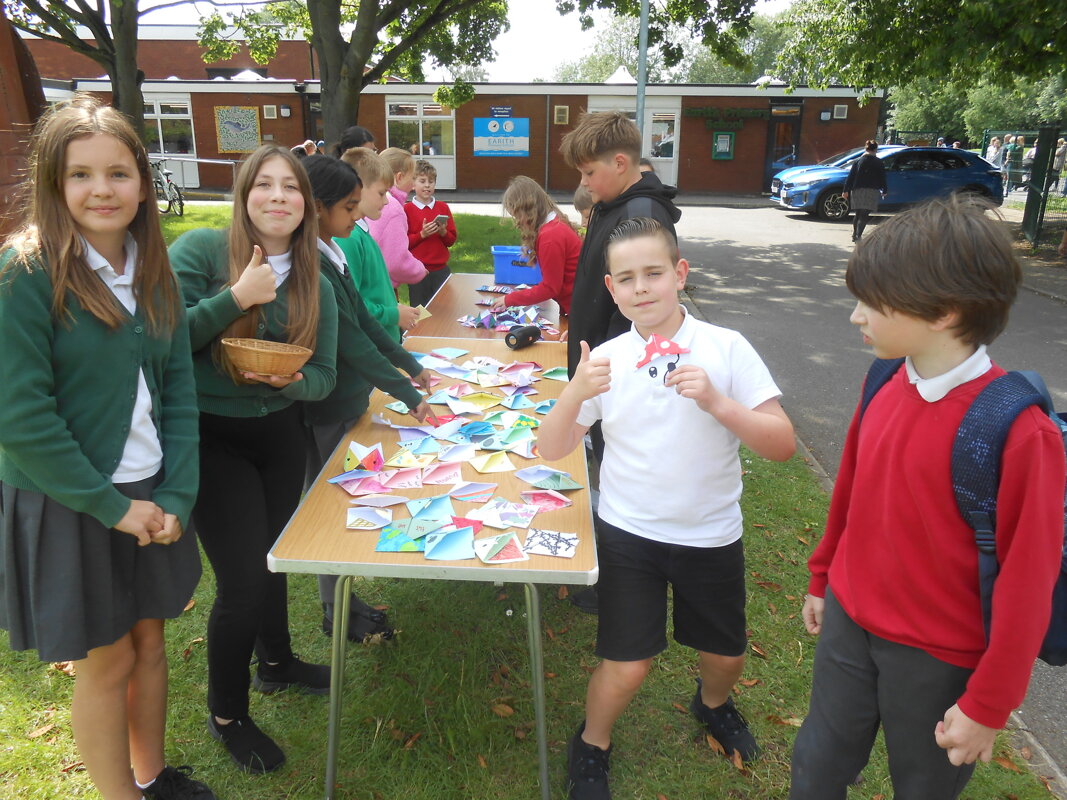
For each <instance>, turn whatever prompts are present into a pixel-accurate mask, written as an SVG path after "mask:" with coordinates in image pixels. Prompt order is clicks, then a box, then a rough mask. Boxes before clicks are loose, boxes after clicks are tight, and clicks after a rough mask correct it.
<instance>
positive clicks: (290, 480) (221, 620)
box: [170, 144, 337, 773]
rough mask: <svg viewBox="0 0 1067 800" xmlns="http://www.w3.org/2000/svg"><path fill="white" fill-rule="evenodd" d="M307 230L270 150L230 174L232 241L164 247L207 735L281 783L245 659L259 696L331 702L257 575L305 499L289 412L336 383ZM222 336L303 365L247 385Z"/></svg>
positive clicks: (325, 671)
mask: <svg viewBox="0 0 1067 800" xmlns="http://www.w3.org/2000/svg"><path fill="white" fill-rule="evenodd" d="M317 229H318V225H317V222H316V217H315V204H314V200H313V199H312V197H311V187H310V186H309V185H308V179H307V173H306V172H305V171H304V168H303V167H302V166H301V165H300V161H298V160H297V158H296V156H294V155H293V154H292V153H290V152H289V150H287V149H284V148H281V147H278V146H276V145H271V144H267V145H263V146H261V147H259V148H258V149H257V150H255V151H254V152H252V153H251V154H250V155H249V156H248V157H247V158H246V159H245V161H244V163H243V164H242V165H241V168H240V169H239V170H238V172H237V178H236V180H235V182H234V200H233V222H232V224H231V225H230V228H229V230H212V229H206V228H204V229H200V230H192V231H189V232H188V233H185V234H183V235H182V236H181V237H180V238H179V239H178V240H177V241H176V242H174V244H172V245H171V246H170V258H171V261H172V262H173V264H174V269H175V271H176V272H177V273H178V277H179V278H180V279H181V286H182V292H183V294H184V295H185V303H186V306H187V308H188V312H189V329H190V338H191V340H192V348H193V366H194V369H195V372H196V391H197V396H198V400H199V405H200V491H199V494H198V495H197V499H196V507H195V508H194V509H193V519H194V520H195V522H196V531H197V534H198V535H199V536H200V541H201V543H202V544H203V546H204V552H205V553H207V557H208V559H209V560H210V561H211V566H212V567H213V568H214V570H215V581H216V595H215V604H214V606H213V607H212V609H211V618H210V620H209V621H208V630H207V662H208V697H207V701H208V708H209V709H210V711H211V713H210V715H209V716H208V720H207V727H208V732H209V733H210V734H211V736H212V737H213V738H215V739H217V740H218V741H220V742H221V743H222V745H223V746H224V747H225V748H226V750H227V752H229V754H230V757H231V758H232V759H233V761H234V763H236V764H237V765H238V766H239V767H240V768H241V769H243V770H246V771H248V772H254V773H262V772H270V771H271V770H274V769H277V768H278V767H280V766H281V765H282V763H283V762H284V761H285V754H284V753H283V752H282V750H281V748H280V747H278V745H277V744H276V743H275V742H274V740H273V739H271V738H270V737H269V736H268V735H267V734H266V733H264V732H263V731H262V730H260V729H259V727H258V726H257V725H256V723H255V722H253V721H252V718H251V717H250V716H249V713H248V705H249V704H248V689H249V675H248V665H249V662H250V661H251V660H252V654H253V652H255V654H256V655H257V656H258V662H259V663H258V666H257V667H256V671H255V677H254V679H253V681H252V684H253V686H255V688H256V689H257V690H258V691H261V692H263V693H265V694H269V693H271V692H275V691H278V690H280V689H286V688H289V687H296V688H300V689H304V690H306V691H309V692H312V693H314V694H326V693H327V692H328V691H329V688H330V668H329V667H328V666H326V665H319V664H309V663H306V662H304V661H301V660H300V659H299V658H297V656H296V655H294V653H293V650H292V642H291V640H290V636H289V608H288V596H287V587H286V576H285V573H283V572H282V573H276V572H271V571H269V570H268V569H267V552H268V551H269V550H270V548H271V545H273V544H274V542H275V541H276V540H277V538H278V536H279V534H281V532H282V528H283V527H285V524H286V523H287V522H288V521H289V518H290V517H291V516H292V515H293V511H295V510H296V506H297V503H298V502H299V501H300V493H301V490H302V489H303V486H304V449H305V448H304V429H303V425H302V424H301V419H300V406H299V401H313V400H322V399H323V398H325V397H327V396H328V395H329V394H330V392H331V391H333V388H334V383H335V381H336V377H337V372H336V366H335V365H336V358H337V303H336V302H335V300H334V296H333V289H332V288H331V287H330V283H329V281H328V279H327V278H326V277H325V276H324V275H321V274H320V273H319V253H318V245H317V241H318V236H317V234H316V231H317ZM231 336H232V337H254V338H258V339H267V340H270V341H276V342H288V343H290V344H296V345H302V346H304V347H307V348H309V349H310V350H312V351H313V353H312V355H311V358H310V360H309V361H308V362H307V363H306V364H305V365H304V366H303V367H302V368H301V370H300V371H299V372H296V373H294V374H292V375H288V376H282V375H260V374H258V373H254V372H243V371H240V370H238V369H237V367H236V366H235V365H234V363H233V362H232V361H231V360H230V357H229V354H228V352H227V350H226V348H225V347H223V345H222V341H221V340H222V339H223V338H226V337H231Z"/></svg>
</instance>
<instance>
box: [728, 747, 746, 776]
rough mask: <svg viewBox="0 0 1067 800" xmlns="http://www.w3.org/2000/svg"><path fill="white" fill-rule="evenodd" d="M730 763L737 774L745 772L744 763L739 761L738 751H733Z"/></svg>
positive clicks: (739, 754)
mask: <svg viewBox="0 0 1067 800" xmlns="http://www.w3.org/2000/svg"><path fill="white" fill-rule="evenodd" d="M730 763H731V764H733V765H734V766H735V767H736V768H737V771H738V772H744V771H745V762H744V761H742V760H741V753H740V752H739V751H738V750H734V754H733V755H732V756H730Z"/></svg>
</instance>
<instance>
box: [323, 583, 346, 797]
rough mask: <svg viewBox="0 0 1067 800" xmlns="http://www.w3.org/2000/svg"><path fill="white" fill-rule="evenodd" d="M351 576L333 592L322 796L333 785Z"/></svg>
mask: <svg viewBox="0 0 1067 800" xmlns="http://www.w3.org/2000/svg"><path fill="white" fill-rule="evenodd" d="M351 595H352V576H351V575H341V576H340V577H339V578H338V580H337V589H336V590H335V591H334V595H333V644H332V652H331V653H330V718H329V722H327V724H326V730H327V734H326V800H333V796H334V790H335V789H336V788H337V746H338V744H340V736H341V692H342V689H343V688H344V681H345V650H346V644H347V642H348V636H347V633H348V615H349V612H350V610H351V609H350V607H349V598H350V597H351Z"/></svg>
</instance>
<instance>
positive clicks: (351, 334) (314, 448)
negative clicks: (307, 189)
mask: <svg viewBox="0 0 1067 800" xmlns="http://www.w3.org/2000/svg"><path fill="white" fill-rule="evenodd" d="M303 165H304V168H305V169H306V170H307V174H308V179H309V180H310V182H311V194H312V197H314V202H315V213H316V215H317V216H318V223H319V240H318V249H319V259H320V268H321V271H322V274H323V275H324V276H325V277H326V279H327V280H328V281H329V283H330V285H331V286H332V287H333V293H334V297H335V298H336V301H337V385H336V386H335V387H334V390H333V391H332V392H330V394H329V395H328V396H327V397H325V398H323V399H322V400H317V401H312V402H307V403H304V404H303V406H304V433H305V439H306V445H307V447H306V452H307V472H306V473H305V478H304V480H305V485H309V486H310V484H311V482H312V481H313V480H315V476H316V475H318V474H319V472H320V471H321V470H322V467H323V465H324V464H325V463H326V461H327V460H328V459H329V457H330V454H331V453H332V452H333V451H334V448H335V447H337V444H338V442H340V441H341V439H343V438H344V436H345V434H347V433H348V431H349V430H351V429H352V426H353V425H355V424H356V422H358V421H359V418H360V417H362V416H363V414H364V413H365V412H366V410H367V406H368V405H369V402H370V394H371V391H372V390H373V389H374V387H375V386H377V387H378V388H379V389H381V390H382V391H383V392H385V393H386V394H390V395H392V396H393V397H394V398H396V399H397V400H399V401H400V402H402V403H404V404H405V405H406V406H407V407H408V410H409V413H410V414H411V415H412V416H413V417H415V419H417V420H419V421H420V422H421V421H422V420H423V419H425V418H426V415H427V413H428V412H429V406H428V405H427V404H426V401H425V400H423V398H422V396H421V395H420V394H419V392H418V391H417V390H416V389H415V387H414V386H412V384H411V380H414V381H415V382H416V383H417V384H418V385H419V386H420V387H422V388H423V389H424V390H426V391H429V389H430V373H429V371H428V370H425V369H423V368H422V366H420V364H419V362H418V361H416V360H415V357H414V356H412V355H411V354H410V353H409V352H407V351H406V350H405V349H404V348H403V347H401V346H400V343H399V342H397V341H396V339H395V338H393V337H392V336H390V335H389V334H388V333H386V331H385V329H384V328H383V327H382V326H381V323H379V322H378V321H377V320H376V319H375V318H374V317H373V316H372V315H371V313H370V312H369V311H368V310H367V307H366V305H364V303H363V300H362V298H360V296H359V292H357V291H356V284H355V281H354V280H353V278H352V275H351V273H350V272H349V269H348V262H347V260H346V259H345V255H344V253H342V252H341V248H340V247H338V246H337V244H336V243H334V237H336V238H338V239H346V238H348V236H349V234H351V233H352V229H353V227H355V224H356V220H357V219H359V218H360V217H361V216H362V214H361V212H360V210H359V201H360V190H361V184H360V180H359V176H358V175H357V174H356V171H355V170H354V169H352V167H350V166H349V165H348V164H346V163H345V162H343V161H338V160H337V159H335V158H329V157H328V156H310V157H308V158H306V159H305V160H304V162H303ZM399 370H404V372H406V373H407V374H408V375H410V376H411V380H409V379H408V377H407V376H406V375H404V374H402V373H401V372H399ZM336 586H337V576H336V575H320V576H319V599H320V600H321V601H322V610H323V617H322V629H323V631H324V632H325V633H332V632H333V607H334V590H335V587H336ZM351 607H352V615H351V616H350V617H349V624H348V631H347V632H346V634H347V636H348V638H349V639H350V640H352V641H355V642H362V641H364V640H365V638H366V637H367V636H370V635H374V634H381V635H382V636H384V637H385V638H390V637H391V636H392V635H393V629H392V628H391V627H390V626H389V621H388V619H386V616H385V613H384V612H382V611H378V610H376V609H374V608H372V607H371V606H369V605H367V604H366V603H364V602H363V601H362V600H360V599H359V598H358V597H355V596H354V595H353V597H352V605H351Z"/></svg>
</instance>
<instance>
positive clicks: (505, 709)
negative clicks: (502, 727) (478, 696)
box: [490, 703, 515, 717]
mask: <svg viewBox="0 0 1067 800" xmlns="http://www.w3.org/2000/svg"><path fill="white" fill-rule="evenodd" d="M490 710H491V711H492V712H493V713H494V714H496V715H497V716H498V717H510V716H511V715H512V714H514V713H515V709H514V708H512V707H511V706H509V705H508V704H507V703H495V704H494V705H492V706H490Z"/></svg>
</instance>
